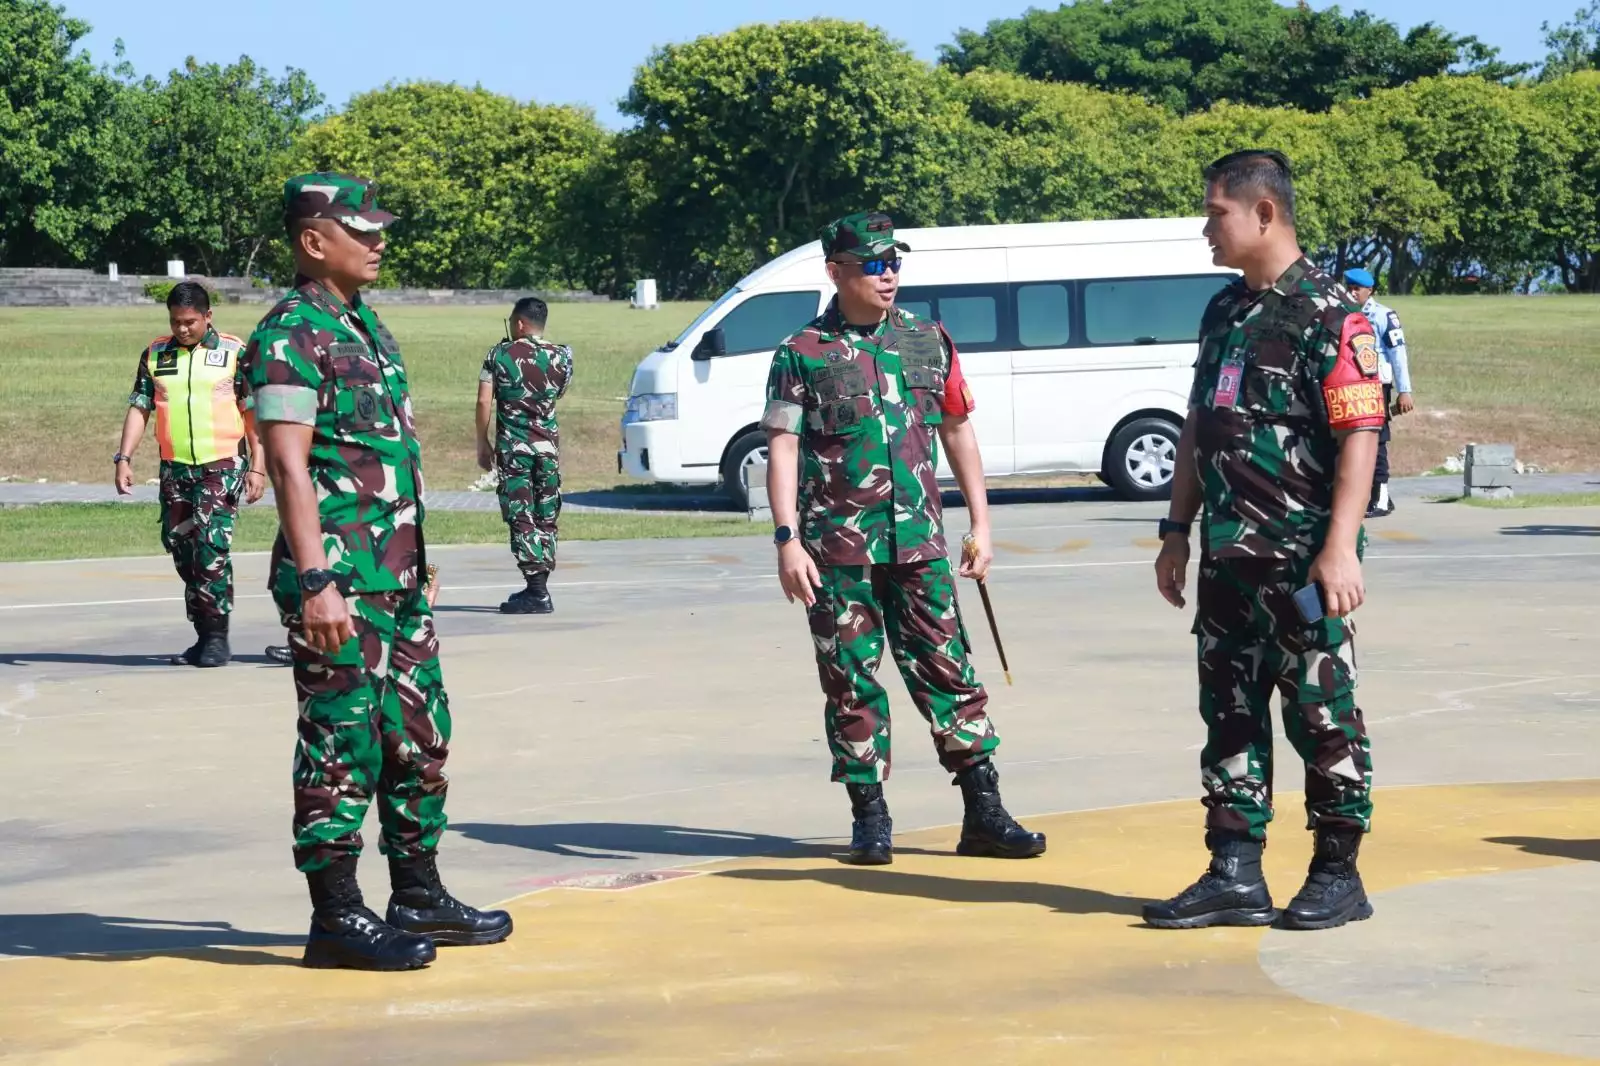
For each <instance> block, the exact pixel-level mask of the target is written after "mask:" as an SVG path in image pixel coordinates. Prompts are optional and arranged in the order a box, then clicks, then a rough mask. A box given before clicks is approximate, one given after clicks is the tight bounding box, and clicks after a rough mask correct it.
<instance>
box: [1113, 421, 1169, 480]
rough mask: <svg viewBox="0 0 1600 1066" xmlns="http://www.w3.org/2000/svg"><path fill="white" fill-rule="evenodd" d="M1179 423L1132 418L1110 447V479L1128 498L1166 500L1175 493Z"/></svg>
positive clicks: (1118, 432)
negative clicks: (1174, 481)
mask: <svg viewBox="0 0 1600 1066" xmlns="http://www.w3.org/2000/svg"><path fill="white" fill-rule="evenodd" d="M1179 432H1180V431H1179V429H1178V427H1177V426H1175V425H1173V424H1172V423H1171V422H1168V421H1167V420H1166V419H1164V418H1140V419H1137V420H1135V421H1133V422H1129V423H1128V424H1127V425H1125V426H1123V427H1122V429H1120V430H1118V431H1117V435H1116V436H1114V437H1112V438H1111V446H1110V447H1109V448H1107V449H1106V469H1105V476H1106V480H1107V481H1109V482H1110V483H1111V487H1112V488H1114V489H1116V490H1117V495H1119V496H1121V497H1122V498H1123V499H1125V500H1165V499H1167V498H1169V497H1170V496H1171V495H1172V471H1173V468H1174V467H1175V466H1176V465H1177V459H1178V435H1179Z"/></svg>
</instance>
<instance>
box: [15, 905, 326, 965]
mask: <svg viewBox="0 0 1600 1066" xmlns="http://www.w3.org/2000/svg"><path fill="white" fill-rule="evenodd" d="M304 944H305V938H304V937H299V936H283V935H279V934H273V933H251V932H246V931H245V930H242V929H235V928H234V927H233V926H232V925H230V924H229V923H227V922H169V921H161V920H156V919H150V918H119V917H114V916H111V915H100V914H85V913H69V914H0V955H22V956H65V957H69V958H73V959H81V960H85V961H91V962H127V961H129V960H134V959H147V958H152V957H154V956H159V955H173V954H179V953H182V954H184V955H188V956H192V957H194V958H196V959H199V960H201V961H204V962H214V963H217V964H218V965H223V966H298V965H300V960H299V955H298V952H297V953H296V954H295V955H293V956H288V955H274V954H272V953H270V952H266V951H252V950H248V949H250V948H266V947H295V948H298V947H302V946H304Z"/></svg>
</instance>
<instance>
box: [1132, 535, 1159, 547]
mask: <svg viewBox="0 0 1600 1066" xmlns="http://www.w3.org/2000/svg"><path fill="white" fill-rule="evenodd" d="M1133 545H1134V547H1136V548H1156V549H1159V548H1160V547H1161V538H1160V537H1135V538H1134V539H1133Z"/></svg>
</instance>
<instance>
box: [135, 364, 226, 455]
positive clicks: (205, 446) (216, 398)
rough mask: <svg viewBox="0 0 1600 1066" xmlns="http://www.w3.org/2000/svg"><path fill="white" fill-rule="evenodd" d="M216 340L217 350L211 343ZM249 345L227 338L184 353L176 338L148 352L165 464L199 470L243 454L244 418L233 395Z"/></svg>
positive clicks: (160, 442)
mask: <svg viewBox="0 0 1600 1066" xmlns="http://www.w3.org/2000/svg"><path fill="white" fill-rule="evenodd" d="M213 337H214V339H215V341H216V345H215V347H207V345H206V341H207V340H211V339H213ZM243 350H244V341H242V340H240V339H239V338H238V337H234V336H230V335H229V334H226V333H217V334H214V335H212V336H208V337H206V338H204V339H202V340H201V342H200V343H199V344H197V345H195V346H194V347H193V348H189V349H184V348H180V347H179V346H178V345H177V344H175V343H174V342H173V340H172V338H171V337H170V336H168V337H158V338H156V340H154V341H153V342H151V344H150V347H148V348H146V349H145V353H144V358H145V368H146V369H147V370H148V371H149V373H150V378H151V380H152V381H154V382H155V385H156V441H157V443H158V444H159V445H160V448H161V458H163V459H165V460H168V461H176V462H180V463H189V464H190V465H193V466H199V465H201V464H202V463H214V462H216V461H217V460H219V459H231V458H233V457H234V456H236V455H238V454H239V441H240V440H241V439H242V438H243V437H244V416H243V415H241V414H240V413H239V400H238V397H237V396H236V395H235V393H234V391H233V378H234V375H235V374H236V373H238V370H239V354H240V353H241V352H242V351H243Z"/></svg>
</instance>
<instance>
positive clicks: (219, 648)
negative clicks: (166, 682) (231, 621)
mask: <svg viewBox="0 0 1600 1066" xmlns="http://www.w3.org/2000/svg"><path fill="white" fill-rule="evenodd" d="M194 632H195V636H196V637H197V638H198V639H196V640H195V642H194V643H193V644H191V645H190V646H189V647H188V648H187V649H186V650H185V651H184V652H183V653H182V654H181V655H174V656H173V657H172V659H171V662H172V665H173V666H201V667H206V668H212V667H217V666H226V665H227V664H228V660H229V659H231V658H233V652H232V650H231V649H230V648H229V647H228V620H227V618H223V619H222V620H221V621H220V622H196V623H195V624H194Z"/></svg>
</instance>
